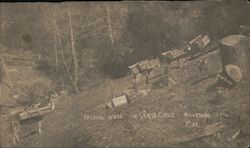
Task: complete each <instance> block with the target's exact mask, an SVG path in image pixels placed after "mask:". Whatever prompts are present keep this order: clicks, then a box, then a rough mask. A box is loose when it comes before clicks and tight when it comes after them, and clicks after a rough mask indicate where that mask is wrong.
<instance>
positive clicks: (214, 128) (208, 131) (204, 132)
mask: <svg viewBox="0 0 250 148" xmlns="http://www.w3.org/2000/svg"><path fill="white" fill-rule="evenodd" d="M225 127H226V125H225V124H224V123H222V122H217V123H214V124H211V125H208V126H206V127H205V128H203V129H201V130H199V131H197V132H194V133H190V134H186V135H183V136H177V137H174V138H172V139H170V140H168V141H167V143H169V144H179V143H183V142H188V141H192V140H195V139H198V138H202V137H205V136H209V135H212V134H214V133H216V132H218V131H219V130H221V129H223V128H225Z"/></svg>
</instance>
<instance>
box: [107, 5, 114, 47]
mask: <svg viewBox="0 0 250 148" xmlns="http://www.w3.org/2000/svg"><path fill="white" fill-rule="evenodd" d="M106 10H107V22H108V27H109V31H108V32H109V36H110V40H111V43H112V44H113V43H114V37H113V32H112V26H111V20H110V14H109V7H108V5H106Z"/></svg>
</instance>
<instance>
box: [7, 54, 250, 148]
mask: <svg viewBox="0 0 250 148" xmlns="http://www.w3.org/2000/svg"><path fill="white" fill-rule="evenodd" d="M203 58H204V57H203ZM206 58H208V61H209V64H208V72H207V73H201V72H199V69H198V66H197V65H198V61H199V59H197V60H194V61H192V62H186V63H187V65H186V67H187V69H186V70H187V73H186V74H185V73H184V72H183V71H182V70H176V65H178V64H177V63H173V64H172V66H171V67H170V70H171V71H176V72H174V73H173V74H171V75H170V77H171V78H172V79H173V80H174V81H175V82H176V84H173V83H170V84H169V87H159V85H156V84H155V85H152V86H151V89H152V90H151V91H150V92H149V94H148V95H145V96H138V97H134V98H131V102H130V103H129V104H128V105H124V106H120V107H117V108H113V109H106V108H105V104H106V103H108V102H109V101H111V98H112V95H113V96H119V95H121V94H124V92H125V90H129V89H131V87H132V77H131V76H128V77H124V78H121V79H118V80H108V79H106V80H103V81H101V82H99V83H97V84H95V85H93V86H91V87H85V88H84V87H83V88H81V92H80V93H79V94H76V95H68V96H61V97H60V98H59V99H58V100H57V102H56V109H55V110H54V111H53V112H51V113H50V114H48V115H46V116H45V118H44V120H43V127H42V130H43V133H42V135H38V134H37V131H36V130H37V129H36V125H35V124H34V123H32V124H28V125H24V126H23V127H22V128H21V132H20V135H21V136H20V137H21V142H20V143H19V144H17V145H16V146H13V145H7V146H6V147H17V148H29V147H43V148H44V147H65V148H66V147H84V148H86V147H171V148H172V147H174V148H179V147H190V148H195V147H197V148H198V147H199V148H201V147H202V148H203V147H204V148H205V147H209V148H213V147H214V148H215V147H216V148H217V147H239V148H245V147H247V146H248V145H249V144H250V143H249V141H250V140H249V139H250V130H249V129H250V125H249V124H250V121H249V86H247V85H249V84H247V83H246V84H242V86H240V87H236V88H234V89H226V88H224V89H223V88H221V91H222V92H223V93H222V94H223V95H220V96H218V95H216V92H215V91H209V89H208V88H209V87H210V86H211V85H212V84H213V83H214V82H215V81H216V79H217V78H216V77H210V76H211V75H213V74H216V73H217V72H218V71H220V68H221V63H220V58H219V55H218V52H213V53H211V54H209V55H208V56H207V57H206ZM201 79H203V80H202V81H199V80H201ZM154 113H156V114H157V117H154V116H153V114H154ZM163 113H165V114H163ZM197 113H200V114H203V115H205V114H206V115H207V116H206V117H187V116H185V114H197ZM115 115H116V116H115ZM136 115H137V118H136V117H135V116H136ZM163 115H165V116H164V117H163ZM88 117H89V118H88ZM217 122H221V123H223V124H224V125H225V127H224V128H222V129H220V130H219V131H217V132H215V133H213V134H211V135H209V136H205V137H201V138H197V139H196V138H195V139H192V140H189V141H187V142H181V143H175V142H174V140H175V139H176V138H178V137H180V136H183V135H187V134H190V133H195V132H197V131H199V130H201V129H204V128H205V127H206V126H208V125H211V124H213V123H217ZM238 130H240V134H239V135H237V136H236V138H235V139H233V140H230V138H232V136H233V135H234V134H235V133H236V132H237V131H238ZM9 133H10V135H11V131H9ZM6 137H8V136H7V134H6ZM9 137H11V136H9Z"/></svg>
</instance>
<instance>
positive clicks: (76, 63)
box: [68, 6, 79, 92]
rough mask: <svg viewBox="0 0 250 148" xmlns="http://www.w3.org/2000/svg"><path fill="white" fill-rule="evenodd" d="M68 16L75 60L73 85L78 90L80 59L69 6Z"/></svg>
mask: <svg viewBox="0 0 250 148" xmlns="http://www.w3.org/2000/svg"><path fill="white" fill-rule="evenodd" d="M68 17H69V27H70V42H71V50H72V56H73V61H74V82H73V85H74V87H75V91H76V92H78V91H79V89H78V61H77V53H76V49H75V39H74V30H73V26H72V20H71V13H70V10H69V6H68Z"/></svg>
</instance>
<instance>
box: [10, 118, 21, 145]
mask: <svg viewBox="0 0 250 148" xmlns="http://www.w3.org/2000/svg"><path fill="white" fill-rule="evenodd" d="M11 123H12V129H13V133H14V136H13V144H14V145H16V144H17V143H18V142H20V138H19V135H18V133H19V131H20V128H21V125H20V123H19V121H14V120H12V121H11Z"/></svg>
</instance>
